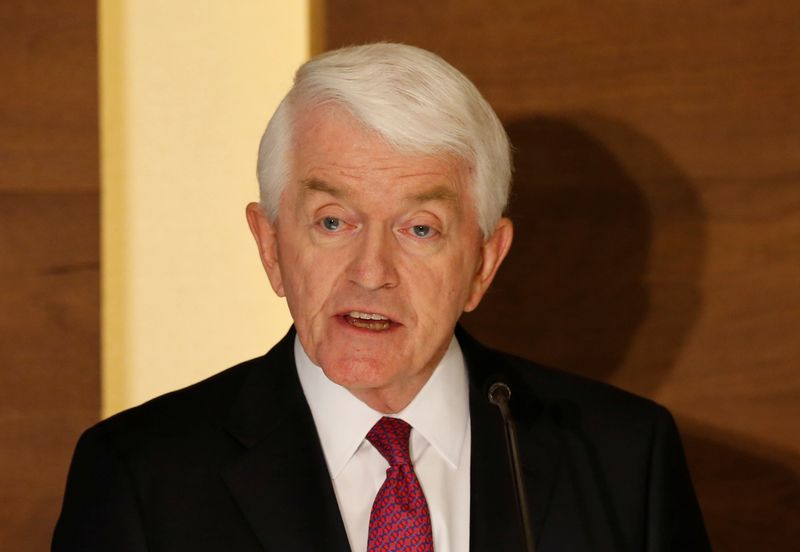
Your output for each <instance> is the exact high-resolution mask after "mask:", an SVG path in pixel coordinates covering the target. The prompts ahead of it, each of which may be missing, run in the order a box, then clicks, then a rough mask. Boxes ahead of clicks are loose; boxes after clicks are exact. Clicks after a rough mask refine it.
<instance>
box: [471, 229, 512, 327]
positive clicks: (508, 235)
mask: <svg viewBox="0 0 800 552" xmlns="http://www.w3.org/2000/svg"><path fill="white" fill-rule="evenodd" d="M513 237H514V225H513V224H511V220H510V219H507V218H505V217H503V218H501V219H500V222H498V223H497V226H496V227H495V229H494V232H493V233H492V235H491V236H489V239H487V240H486V241H485V242H483V246H482V247H481V258H480V264H479V265H478V270H477V272H476V273H475V276H474V278H473V280H472V289H471V290H470V296H469V299H467V303H466V305H464V312H470V311H472V310H475V308H476V307H477V306H478V304H479V303H480V302H481V299H482V298H483V295H484V293H486V290H487V289H489V285H490V284H491V283H492V280H494V275H495V274H497V269H498V268H500V264H501V263H502V262H503V259H505V258H506V255H507V254H508V250H509V249H510V248H511V241H512V239H513Z"/></svg>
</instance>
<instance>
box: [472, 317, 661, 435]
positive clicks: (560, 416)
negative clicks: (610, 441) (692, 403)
mask: <svg viewBox="0 0 800 552" xmlns="http://www.w3.org/2000/svg"><path fill="white" fill-rule="evenodd" d="M457 335H458V338H459V342H460V344H461V345H462V350H463V351H464V353H465V358H466V360H467V364H468V367H469V371H470V377H471V381H472V384H473V385H474V386H476V389H478V388H481V390H482V388H483V387H486V383H485V382H486V381H490V380H492V379H493V378H500V379H502V380H504V381H506V382H507V383H508V384H509V386H510V387H511V393H512V397H511V404H512V407H513V409H514V412H515V415H516V416H518V417H519V418H521V419H522V420H523V421H525V420H533V419H536V420H539V421H547V422H552V423H553V424H555V425H557V426H560V427H562V428H564V429H570V428H572V429H576V430H577V429H584V430H589V429H591V430H592V431H593V432H595V433H596V432H598V431H599V432H600V434H603V433H604V432H605V431H604V430H607V431H609V432H614V433H618V432H620V431H625V430H632V429H643V428H645V427H648V426H649V427H652V424H663V423H666V424H668V425H669V424H672V423H673V422H672V416H671V415H670V413H669V411H668V410H667V409H666V408H664V407H663V406H662V405H660V404H658V403H656V402H655V401H653V400H651V399H648V398H645V397H642V396H639V395H636V394H634V393H631V392H629V391H626V390H623V389H620V388H618V387H615V386H613V385H610V384H608V383H604V382H601V381H597V380H593V379H590V378H587V377H583V376H581V375H578V374H574V373H571V372H568V371H566V370H562V369H558V368H553V367H549V366H544V365H542V364H539V363H537V362H533V361H530V360H527V359H524V358H520V357H518V356H515V355H511V354H508V353H504V352H501V351H497V350H494V349H491V348H488V347H485V346H484V345H482V344H480V343H479V342H477V341H476V340H474V339H473V338H472V337H471V336H469V335H468V334H466V332H464V331H463V330H461V329H459V333H458V334H457Z"/></svg>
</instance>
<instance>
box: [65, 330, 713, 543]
mask: <svg viewBox="0 0 800 552" xmlns="http://www.w3.org/2000/svg"><path fill="white" fill-rule="evenodd" d="M457 337H458V339H459V342H460V344H461V347H462V350H463V352H464V355H465V358H466V361H467V365H468V370H469V375H470V414H471V419H472V468H471V469H472V479H471V481H472V483H471V516H470V519H469V520H464V523H469V524H470V541H471V546H470V548H471V550H473V551H504V550H508V551H512V550H513V551H517V550H521V549H522V546H521V539H520V530H519V526H518V515H517V513H516V512H517V510H516V505H515V498H514V493H513V488H512V484H511V478H510V471H509V464H508V460H507V457H506V445H505V441H504V433H503V426H502V419H501V417H500V415H499V412H498V411H497V408H496V407H495V406H493V405H491V404H489V403H488V401H487V400H486V391H485V384H486V381H487V379H489V378H490V377H491V376H493V375H500V376H501V377H502V378H504V379H505V380H506V381H507V382H508V383H509V384H510V386H511V389H512V408H513V411H514V413H515V416H516V419H517V425H518V432H519V435H520V449H521V453H522V458H523V464H524V471H525V479H526V484H527V490H528V494H529V498H530V502H531V510H532V517H533V525H534V531H535V534H536V538H537V542H538V550H539V551H540V552H548V551H571V550H576V551H577V550H586V551H601V550H614V551H617V550H647V551H651V552H656V551H667V550H680V551H695V550H708V549H709V546H708V541H707V538H706V535H705V530H704V528H703V522H702V518H701V515H700V510H699V508H698V505H697V500H696V498H695V495H694V491H693V489H692V485H691V482H690V479H689V473H688V471H687V468H686V463H685V460H684V456H683V451H682V448H681V443H680V439H679V437H678V433H677V430H676V428H675V424H674V423H673V421H672V418H671V416H670V414H669V413H668V412H667V411H666V410H665V409H664V408H662V407H660V406H658V405H656V404H654V403H652V402H650V401H648V400H645V399H642V398H639V397H635V396H633V395H630V394H628V393H625V392H623V391H620V390H618V389H615V388H613V387H610V386H608V385H604V384H601V383H597V382H592V381H589V380H586V379H583V378H579V377H576V376H574V375H569V374H567V373H564V372H560V371H555V370H551V369H547V368H543V367H541V366H538V365H534V364H531V363H529V362H527V361H524V360H521V359H518V358H514V357H510V356H507V355H503V354H500V353H497V352H495V351H491V350H489V349H486V348H484V347H483V346H481V345H480V344H478V343H477V342H476V341H474V340H473V339H472V338H470V337H469V336H468V335H467V334H466V333H465V332H463V331H462V330H460V329H459V330H458V331H457ZM293 340H294V331H290V332H289V334H288V335H287V336H286V337H285V338H284V339H283V340H282V341H281V342H280V343H279V344H278V345H276V346H275V347H274V348H273V349H272V350H271V351H270V352H269V353H268V354H267V355H266V356H264V357H261V358H258V359H254V360H251V361H248V362H245V363H243V364H240V365H238V366H235V367H233V368H231V369H229V370H226V371H224V372H222V373H220V374H218V375H216V376H214V377H212V378H210V379H208V380H206V381H203V382H200V383H198V384H196V385H193V386H191V387H189V388H187V389H183V390H180V391H176V392H174V393H170V394H168V395H165V396H163V397H160V398H157V399H155V400H153V401H150V402H148V403H146V404H144V405H142V406H139V407H137V408H133V409H131V410H128V411H126V412H123V413H121V414H119V415H116V416H114V417H112V418H109V419H108V420H105V421H103V422H101V423H99V424H97V425H96V426H94V427H93V428H91V429H89V430H88V431H86V433H84V435H83V436H82V437H81V439H80V441H79V443H78V446H77V449H76V451H75V456H74V458H73V462H72V467H71V469H70V473H69V478H68V481H67V488H66V494H65V498H64V505H63V510H62V512H61V517H60V519H59V521H58V525H57V526H56V530H55V535H54V538H53V550H56V551H82V552H93V551H100V550H102V551H115V552H124V551H140V550H149V551H161V550H187V551H193V552H200V551H204V550H214V551H264V550H277V551H294V550H334V551H336V550H342V551H344V550H349V547H348V543H347V537H346V534H345V530H344V526H343V523H342V520H341V517H340V515H339V510H338V507H337V503H336V497H335V495H334V492H333V487H332V485H331V481H330V477H329V475H328V472H327V468H326V465H325V460H324V457H323V453H322V449H321V446H320V442H319V439H318V437H317V434H316V429H315V426H314V422H313V419H312V417H311V412H310V410H309V408H308V405H307V403H306V401H305V398H304V396H303V393H302V389H301V386H300V382H299V380H298V378H297V374H296V371H295V368H294V358H293V347H292V343H293Z"/></svg>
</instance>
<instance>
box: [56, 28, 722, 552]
mask: <svg viewBox="0 0 800 552" xmlns="http://www.w3.org/2000/svg"><path fill="white" fill-rule="evenodd" d="M510 175H511V169H510V156H509V145H508V140H507V138H506V135H505V132H504V131H503V127H502V125H501V124H500V122H499V120H498V119H497V116H496V115H495V114H494V112H493V111H492V109H491V108H490V107H489V105H488V104H487V103H486V101H485V100H484V99H483V98H482V97H481V95H480V94H479V92H478V91H477V89H476V88H475V87H474V86H473V85H472V83H470V82H469V81H468V80H467V79H466V78H465V77H464V76H463V75H462V74H461V73H459V72H458V71H457V70H455V69H454V68H453V67H451V66H450V65H448V64H447V63H446V62H444V61H443V60H441V59H440V58H438V57H437V56H435V55H433V54H431V53H429V52H426V51H423V50H420V49H417V48H413V47H410V46H402V45H395V44H374V45H366V46H359V47H353V48H345V49H342V50H338V51H335V52H330V53H327V54H325V55H323V56H320V57H318V58H316V59H313V60H311V61H310V62H308V63H306V64H305V65H303V66H302V67H301V68H300V69H299V71H298V73H297V76H296V79H295V84H294V87H293V88H292V90H291V91H290V92H289V94H288V95H287V96H286V98H285V99H284V100H283V102H282V103H281V105H280V107H279V108H278V110H277V111H276V112H275V114H274V116H273V117H272V120H271V121H270V123H269V126H268V127H267V130H266V132H265V134H264V137H263V139H262V142H261V148H260V152H259V169H258V176H259V182H260V186H261V203H260V204H251V205H248V206H247V221H248V223H249V225H250V229H251V231H252V234H253V236H254V237H255V241H256V243H257V245H258V251H259V254H260V257H261V260H262V262H263V265H264V269H265V270H266V273H267V276H268V277H269V281H270V283H271V285H272V288H273V289H274V290H275V292H276V293H277V294H278V295H281V296H284V297H286V300H287V302H288V305H289V309H290V311H291V314H292V317H293V319H294V328H293V329H292V330H290V332H289V333H288V334H287V336H286V337H285V338H284V339H283V340H282V341H281V342H280V343H279V344H278V345H276V346H275V347H274V348H273V349H272V350H271V351H270V352H268V353H267V354H266V355H265V356H264V357H262V358H258V359H255V360H251V361H249V362H245V363H243V364H240V365H238V366H235V367H233V368H231V369H229V370H227V371H224V372H222V373H220V374H218V375H217V376H214V377H212V378H210V379H209V380H206V381H204V382H201V383H198V384H196V385H194V386H192V387H189V388H187V389H184V390H181V391H177V392H175V393H171V394H169V395H167V396H164V397H161V398H158V399H155V400H154V401H151V402H149V403H147V404H145V405H142V406H140V407H137V408H134V409H132V410H130V411H127V412H124V413H122V414H120V415H117V416H115V417H113V418H110V419H108V420H105V421H103V422H101V423H100V424H98V425H97V426H95V427H94V428H92V429H90V430H88V431H87V432H86V433H85V434H84V435H83V437H82V438H81V440H80V442H79V444H78V447H77V450H76V452H75V457H74V460H73V464H72V468H71V471H70V476H69V480H68V484H67V490H66V496H65V500H64V508H63V512H62V514H61V518H60V519H59V523H58V526H57V527H56V532H55V536H54V549H55V550H59V551H61V550H81V551H94V550H115V551H127V550H192V551H201V550H226V551H239V550H242V551H245V550H253V551H255V550H281V551H287V550H350V549H352V550H369V551H377V550H419V551H430V550H434V549H435V550H437V551H439V552H444V551H448V550H449V551H453V552H459V551H466V550H478V551H483V550H492V551H494V550H509V551H510V550H522V549H523V542H524V541H525V539H524V537H523V535H525V534H526V532H525V531H523V530H522V526H523V525H524V524H523V523H521V522H520V519H526V520H527V521H528V522H529V523H530V527H531V530H532V533H533V535H534V538H535V541H536V545H537V547H538V550H540V551H548V550H649V551H666V550H705V549H707V548H708V543H707V540H706V536H705V531H704V529H703V523H702V519H701V516H700V512H699V509H698V506H697V501H696V499H695V496H694V492H693V490H692V486H691V483H690V480H689V476H688V473H687V469H686V465H685V461H684V458H683V453H682V450H681V445H680V440H679V438H678V434H677V431H676V429H675V426H674V423H673V422H672V419H671V417H670V415H669V414H668V412H667V411H666V410H664V409H663V408H661V407H659V406H657V405H655V404H653V403H652V402H649V401H647V400H644V399H641V398H637V397H634V396H631V395H629V394H627V393H624V392H622V391H619V390H616V389H614V388H612V387H609V386H606V385H603V384H600V383H595V382H590V381H587V380H584V379H580V378H578V377H575V376H572V375H569V374H566V373H563V372H559V371H556V370H551V369H546V368H543V367H540V366H538V365H534V364H531V363H529V362H526V361H524V360H520V359H517V358H513V357H509V356H506V355H503V354H500V353H497V352H494V351H491V350H489V349H486V348H484V347H483V346H481V345H480V344H478V343H477V342H475V341H474V340H473V339H471V338H470V337H469V336H468V335H467V334H466V333H464V332H463V331H462V330H461V329H459V328H458V327H457V321H458V318H459V316H460V315H461V313H462V312H464V311H470V310H472V309H475V308H476V307H477V306H478V303H479V302H480V300H481V298H482V296H483V294H484V293H485V292H486V290H487V288H488V287H489V285H490V283H491V281H492V279H493V277H494V275H495V273H496V271H497V269H498V267H499V266H500V264H501V262H502V261H503V258H504V257H505V255H506V253H507V252H508V249H509V247H510V245H511V240H512V225H511V222H510V221H509V220H508V219H506V218H503V217H502V213H503V210H504V209H505V206H506V201H507V198H508V189H509V182H510ZM493 381H502V382H504V383H505V384H506V385H508V386H509V387H510V388H511V390H512V399H511V407H512V412H513V416H514V418H515V419H516V426H517V431H518V435H519V442H518V445H519V446H518V448H519V455H520V457H521V465H522V467H523V469H522V471H521V474H522V477H521V485H520V486H521V487H522V489H523V493H524V492H526V493H527V495H528V497H529V509H530V511H529V513H528V514H527V515H526V514H523V516H520V515H519V506H518V498H517V495H516V493H515V486H514V484H513V481H514V477H513V475H512V474H513V469H512V468H511V467H510V462H509V457H508V455H507V448H506V441H505V427H506V426H505V425H504V422H503V418H502V417H501V414H500V411H499V410H498V409H497V408H496V407H495V406H494V405H493V404H490V402H489V401H488V400H487V397H486V385H487V383H491V382H493ZM527 534H530V533H527Z"/></svg>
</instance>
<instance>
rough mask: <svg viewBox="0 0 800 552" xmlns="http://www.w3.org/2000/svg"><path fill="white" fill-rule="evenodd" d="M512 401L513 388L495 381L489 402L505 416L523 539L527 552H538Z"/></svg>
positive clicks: (490, 389)
mask: <svg viewBox="0 0 800 552" xmlns="http://www.w3.org/2000/svg"><path fill="white" fill-rule="evenodd" d="M509 400H511V388H510V387H509V386H508V385H506V384H505V383H503V382H502V381H494V383H492V384H491V385H490V386H489V402H490V403H492V404H493V405H495V406H497V408H499V409H500V414H501V415H502V416H503V427H504V429H505V436H506V450H507V453H508V461H509V464H510V465H511V479H512V480H513V483H514V490H515V491H516V496H517V508H518V510H519V517H520V522H521V524H522V537H523V539H522V540H523V542H524V544H525V548H524V550H525V551H526V552H536V544H535V543H534V540H533V527H532V526H531V522H530V519H531V517H530V509H529V508H528V494H527V492H526V490H525V481H524V480H523V478H522V463H521V462H520V459H519V442H518V440H517V428H516V425H515V424H514V418H513V416H512V415H511V409H510V408H509Z"/></svg>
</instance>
